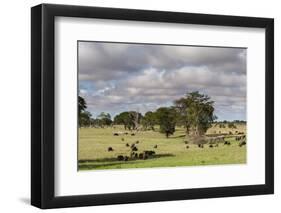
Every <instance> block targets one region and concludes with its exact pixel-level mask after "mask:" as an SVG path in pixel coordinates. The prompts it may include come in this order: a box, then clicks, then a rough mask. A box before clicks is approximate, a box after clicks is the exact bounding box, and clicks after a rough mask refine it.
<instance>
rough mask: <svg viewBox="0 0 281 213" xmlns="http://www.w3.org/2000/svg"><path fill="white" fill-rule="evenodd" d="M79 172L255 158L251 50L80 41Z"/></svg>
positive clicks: (220, 163) (208, 163) (199, 163)
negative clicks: (250, 132)
mask: <svg viewBox="0 0 281 213" xmlns="http://www.w3.org/2000/svg"><path fill="white" fill-rule="evenodd" d="M77 54H78V85H79V86H78V98H77V100H78V125H77V126H78V128H77V129H78V160H77V163H78V171H83V170H104V169H124V168H126V169H129V168H155V167H178V166H202V165H226V164H246V163H247V157H246V156H247V146H246V145H247V113H246V108H247V107H246V96H247V95H246V94H247V91H246V88H247V81H246V73H247V48H243V47H241V48H238V47H235V48H234V47H211V46H196V45H171V44H145V43H142V44H141V43H117V42H101V41H98V42H97V41H78V42H77Z"/></svg>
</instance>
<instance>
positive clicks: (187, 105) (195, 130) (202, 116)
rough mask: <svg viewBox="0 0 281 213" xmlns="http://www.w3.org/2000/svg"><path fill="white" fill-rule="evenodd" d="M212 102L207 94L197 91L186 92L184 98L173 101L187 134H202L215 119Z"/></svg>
mask: <svg viewBox="0 0 281 213" xmlns="http://www.w3.org/2000/svg"><path fill="white" fill-rule="evenodd" d="M213 105H214V102H213V101H212V100H211V99H210V97H209V96H208V95H204V94H200V93H199V92H198V91H197V92H191V93H187V94H186V96H185V97H184V98H180V99H178V100H176V101H175V106H176V109H177V111H178V113H179V115H180V116H179V117H180V119H179V120H180V122H182V123H183V124H184V126H185V128H186V134H187V135H193V136H202V135H204V134H205V132H206V131H207V129H208V128H209V127H211V124H212V122H213V121H214V120H215V119H216V116H215V115H214V106H213Z"/></svg>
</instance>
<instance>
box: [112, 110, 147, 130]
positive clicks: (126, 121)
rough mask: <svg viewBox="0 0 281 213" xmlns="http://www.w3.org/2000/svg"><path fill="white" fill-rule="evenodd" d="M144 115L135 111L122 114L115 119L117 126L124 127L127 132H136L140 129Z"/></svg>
mask: <svg viewBox="0 0 281 213" xmlns="http://www.w3.org/2000/svg"><path fill="white" fill-rule="evenodd" d="M141 117H142V115H141V114H140V113H138V112H135V111H130V112H121V113H120V114H119V115H116V116H115V117H114V123H115V124H122V125H124V128H125V130H126V129H129V130H135V129H137V128H138V125H139V123H140V120H141Z"/></svg>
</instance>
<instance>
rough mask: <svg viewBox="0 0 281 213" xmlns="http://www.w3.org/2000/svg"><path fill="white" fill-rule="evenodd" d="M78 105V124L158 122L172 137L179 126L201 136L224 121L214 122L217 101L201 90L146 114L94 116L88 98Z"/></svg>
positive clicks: (131, 126)
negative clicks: (88, 105)
mask: <svg viewBox="0 0 281 213" xmlns="http://www.w3.org/2000/svg"><path fill="white" fill-rule="evenodd" d="M78 106H79V107H78V109H79V112H78V114H79V127H100V128H104V127H107V126H112V125H123V126H124V128H125V129H126V130H154V126H155V125H159V126H160V132H161V133H164V134H165V135H166V137H169V135H172V134H173V133H174V132H175V127H176V125H177V126H183V127H184V128H185V130H186V134H187V135H194V136H201V135H204V134H205V132H206V131H207V129H208V128H210V127H211V125H212V124H213V123H221V122H216V121H215V120H216V119H217V117H216V116H215V115H214V110H215V109H214V101H212V100H211V98H210V97H209V96H208V95H205V94H201V93H199V92H198V91H196V92H190V93H187V94H186V95H185V96H184V97H182V98H180V99H177V100H175V101H174V104H173V105H172V106H170V107H159V108H158V109H156V110H155V111H153V112H152V111H148V112H146V113H145V114H144V115H143V114H141V113H139V112H136V111H124V112H121V113H120V114H118V115H116V116H115V117H114V118H113V119H112V118H111V115H110V114H109V113H106V112H102V113H101V114H100V115H98V116H97V117H96V118H93V117H92V115H91V113H90V112H88V111H87V103H86V101H85V99H84V98H83V97H81V96H79V102H78ZM223 122H224V121H223ZM225 123H227V121H225Z"/></svg>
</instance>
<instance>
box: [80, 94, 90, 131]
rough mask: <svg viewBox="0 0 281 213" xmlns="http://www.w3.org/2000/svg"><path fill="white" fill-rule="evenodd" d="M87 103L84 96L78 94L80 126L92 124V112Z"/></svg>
mask: <svg viewBox="0 0 281 213" xmlns="http://www.w3.org/2000/svg"><path fill="white" fill-rule="evenodd" d="M86 109H87V103H86V101H85V99H84V98H83V97H81V96H80V95H79V96H78V117H79V118H78V120H79V127H81V126H90V125H91V117H92V115H91V113H90V112H88V111H87V110H86Z"/></svg>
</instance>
